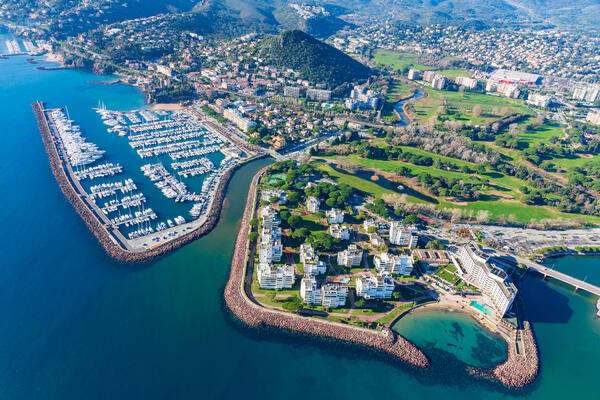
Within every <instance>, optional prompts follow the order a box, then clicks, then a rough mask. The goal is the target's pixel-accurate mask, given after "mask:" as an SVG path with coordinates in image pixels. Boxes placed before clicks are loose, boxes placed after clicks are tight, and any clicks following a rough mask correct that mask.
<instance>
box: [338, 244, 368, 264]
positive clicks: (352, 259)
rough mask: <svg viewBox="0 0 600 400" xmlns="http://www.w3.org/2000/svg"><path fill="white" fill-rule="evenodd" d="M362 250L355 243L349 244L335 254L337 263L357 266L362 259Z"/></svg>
mask: <svg viewBox="0 0 600 400" xmlns="http://www.w3.org/2000/svg"><path fill="white" fill-rule="evenodd" d="M362 257H363V251H362V249H359V248H358V247H357V246H356V245H355V244H351V245H350V246H348V248H347V249H346V250H344V251H340V252H339V253H338V255H337V263H338V265H343V266H345V267H358V266H360V263H361V261H362Z"/></svg>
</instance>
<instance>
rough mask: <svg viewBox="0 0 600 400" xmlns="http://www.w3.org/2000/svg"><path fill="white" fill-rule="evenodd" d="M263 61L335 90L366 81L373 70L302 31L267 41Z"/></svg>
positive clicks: (263, 47) (262, 55)
mask: <svg viewBox="0 0 600 400" xmlns="http://www.w3.org/2000/svg"><path fill="white" fill-rule="evenodd" d="M260 55H261V57H263V58H265V59H266V60H268V61H270V62H271V63H272V64H273V65H275V66H277V67H280V68H292V69H294V70H296V71H298V72H299V73H300V74H301V76H302V78H303V79H307V80H309V81H311V82H313V83H327V84H328V85H329V86H330V87H332V88H334V87H336V86H339V85H341V84H343V83H346V82H352V81H364V80H366V79H367V78H368V77H369V75H370V73H371V70H370V69H369V68H368V67H366V66H364V65H363V64H361V63H359V62H358V61H356V60H355V59H353V58H352V57H350V56H348V55H346V54H344V53H343V52H341V51H339V50H338V49H336V48H335V47H332V46H330V45H328V44H326V43H323V42H321V41H319V40H317V39H315V38H314V37H312V36H310V35H308V34H306V33H305V32H302V31H299V30H290V31H285V32H283V33H281V34H279V35H277V36H274V37H271V38H268V39H265V40H264V41H263V43H262V45H261V50H260Z"/></svg>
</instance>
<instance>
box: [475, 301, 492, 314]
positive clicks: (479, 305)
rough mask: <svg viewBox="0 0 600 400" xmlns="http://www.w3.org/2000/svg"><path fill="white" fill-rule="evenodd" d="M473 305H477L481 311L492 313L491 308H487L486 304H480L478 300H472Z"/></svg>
mask: <svg viewBox="0 0 600 400" xmlns="http://www.w3.org/2000/svg"><path fill="white" fill-rule="evenodd" d="M471 306H473V307H475V308H476V309H478V310H479V311H482V312H484V313H486V314H487V315H492V312H491V311H490V309H489V308H487V307H486V306H484V305H483V304H479V303H478V302H476V301H472V302H471Z"/></svg>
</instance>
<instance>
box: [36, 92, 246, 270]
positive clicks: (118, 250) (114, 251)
mask: <svg viewBox="0 0 600 400" xmlns="http://www.w3.org/2000/svg"><path fill="white" fill-rule="evenodd" d="M32 108H33V112H34V113H35V115H36V118H37V121H38V128H39V130H40V133H41V135H42V140H43V142H44V146H45V148H46V153H47V154H48V159H49V161H50V168H51V169H52V174H54V177H55V178H56V181H57V182H58V185H59V187H60V190H61V191H62V192H63V194H64V195H65V197H66V198H67V200H69V202H70V203H71V205H72V206H73V208H74V209H75V211H77V214H79V216H80V217H81V219H83V221H84V222H85V224H86V225H87V227H88V228H89V230H90V231H91V232H92V233H93V234H94V236H96V238H97V239H98V241H99V242H100V244H101V245H102V247H103V248H104V250H105V251H106V252H107V253H108V254H109V255H110V256H111V257H113V258H115V259H117V260H119V261H124V262H143V261H150V260H153V259H155V258H157V257H159V256H162V255H164V254H166V253H169V252H171V251H173V250H176V249H178V248H180V247H182V246H184V245H186V244H188V243H190V242H192V241H194V240H196V239H198V238H200V237H202V236H204V235H206V234H207V233H208V232H210V231H211V230H212V229H213V228H214V227H215V225H216V224H217V222H218V221H219V217H220V215H221V206H222V204H223V201H224V199H225V193H226V191H227V185H228V183H229V180H230V178H231V175H232V174H233V172H234V171H235V169H237V168H238V167H239V166H240V164H238V165H237V166H236V167H234V168H232V169H230V170H228V171H227V172H226V173H225V174H224V175H223V178H222V179H221V181H220V182H219V185H218V187H217V190H216V193H215V197H214V200H213V202H212V204H211V208H210V210H209V217H208V219H207V220H206V222H205V223H204V224H203V225H202V226H200V227H198V228H197V229H195V230H193V231H191V232H190V233H188V234H186V235H183V236H180V237H178V238H176V239H173V240H171V241H169V242H167V243H165V244H163V245H161V246H158V247H155V248H152V249H148V250H140V251H131V250H128V249H126V248H124V247H123V246H122V245H120V244H119V243H118V242H117V241H116V240H115V239H114V237H113V235H112V234H111V233H110V232H109V231H108V229H107V227H106V226H105V225H104V224H103V223H102V222H101V221H100V220H99V219H98V218H97V216H96V215H95V214H94V212H92V210H91V209H90V208H89V207H88V206H87V205H86V204H85V203H84V201H83V200H82V198H81V196H80V195H79V194H78V193H77V191H76V190H75V188H74V187H73V185H72V183H71V180H70V179H69V177H68V176H67V172H66V171H65V169H64V166H63V163H62V160H61V159H60V156H59V154H58V150H57V148H56V144H55V142H54V138H53V136H52V134H51V132H50V127H49V126H48V121H47V120H46V116H45V115H44V104H43V103H41V102H35V103H33V104H32Z"/></svg>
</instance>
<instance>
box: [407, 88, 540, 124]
mask: <svg viewBox="0 0 600 400" xmlns="http://www.w3.org/2000/svg"><path fill="white" fill-rule="evenodd" d="M422 89H423V91H425V92H426V93H427V97H423V98H421V99H419V101H417V102H416V103H415V112H416V114H417V117H418V120H419V121H420V122H427V121H428V120H429V118H431V117H432V116H433V115H437V114H438V112H439V108H440V106H441V105H442V103H443V102H444V100H445V101H446V103H447V106H448V108H449V109H450V111H451V112H452V109H456V110H458V111H460V112H459V113H458V114H450V117H452V116H454V118H451V119H456V120H460V121H464V122H466V121H467V120H471V121H472V122H473V123H474V124H480V123H483V122H487V121H491V120H495V119H499V118H500V117H501V116H500V115H492V112H493V111H494V109H497V110H498V111H501V110H502V108H504V107H507V108H508V110H509V112H511V113H517V112H518V113H522V114H531V111H529V110H528V109H527V108H526V107H524V106H523V101H522V100H518V99H507V98H505V97H500V96H491V95H487V94H482V93H473V92H464V93H463V94H461V93H460V92H453V91H448V90H437V89H433V88H430V87H426V86H423V87H422ZM476 105H478V106H480V107H481V109H482V111H483V113H482V115H481V116H480V117H477V118H476V117H474V116H473V115H471V110H473V108H474V107H475V106H476Z"/></svg>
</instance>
